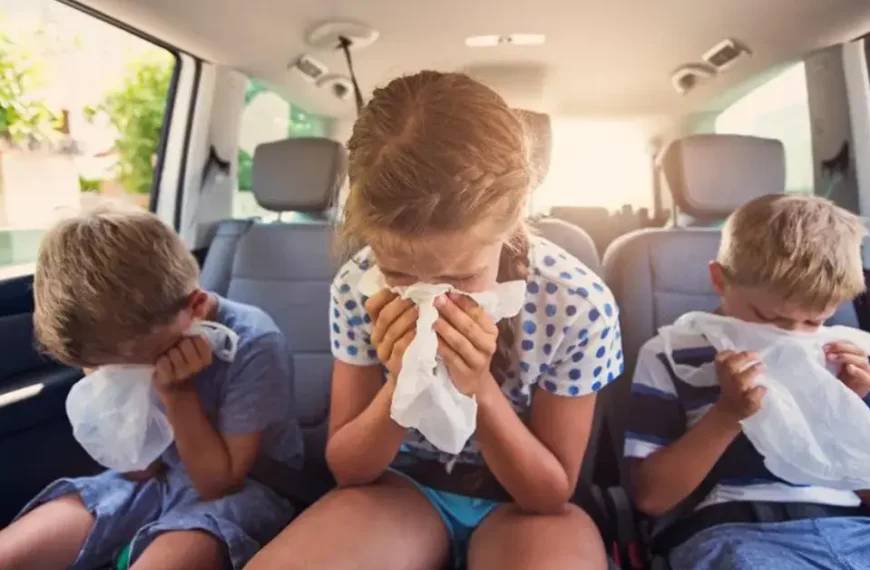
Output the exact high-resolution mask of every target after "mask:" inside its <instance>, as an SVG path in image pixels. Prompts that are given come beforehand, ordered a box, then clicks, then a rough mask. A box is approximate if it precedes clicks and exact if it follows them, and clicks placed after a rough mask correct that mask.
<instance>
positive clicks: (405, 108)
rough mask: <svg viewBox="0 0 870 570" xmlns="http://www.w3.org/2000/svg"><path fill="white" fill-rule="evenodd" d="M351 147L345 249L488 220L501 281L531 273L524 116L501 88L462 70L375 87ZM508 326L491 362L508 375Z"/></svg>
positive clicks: (342, 236)
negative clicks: (497, 237) (500, 239)
mask: <svg viewBox="0 0 870 570" xmlns="http://www.w3.org/2000/svg"><path fill="white" fill-rule="evenodd" d="M348 150H349V157H348V175H349V179H350V189H349V192H348V195H347V199H346V201H345V204H344V217H343V218H344V219H343V224H342V226H341V227H340V228H339V230H338V238H339V239H338V242H339V245H340V246H341V247H342V248H343V249H344V251H345V252H351V251H356V250H357V249H359V248H360V247H361V246H362V245H365V244H372V242H378V240H379V239H381V238H382V237H383V236H384V235H392V236H398V237H400V238H403V237H418V236H425V235H429V234H433V233H442V232H451V231H465V230H468V229H470V228H473V227H475V226H476V225H478V224H480V223H481V222H484V221H486V222H488V223H489V224H491V225H490V226H489V227H488V228H487V229H490V230H491V231H493V232H496V233H498V232H504V235H507V242H506V247H505V248H503V250H502V256H501V263H500V268H499V280H510V279H525V278H526V276H527V271H528V261H527V253H528V234H527V230H526V227H525V225H524V224H523V221H522V220H523V217H524V213H525V207H526V200H527V198H528V195H529V193H530V191H531V187H532V183H533V169H532V165H531V164H530V153H529V144H528V140H527V133H526V129H525V127H524V124H523V122H522V120H521V119H520V117H519V115H518V114H517V113H516V112H514V111H513V110H512V109H511V108H510V107H508V105H507V103H505V101H504V99H502V98H501V97H500V96H499V95H498V94H497V93H496V92H495V91H493V90H492V89H490V88H488V87H486V86H485V85H483V84H481V83H479V82H477V81H474V80H473V79H471V78H470V77H468V76H467V75H463V74H460V73H440V72H436V71H423V72H420V73H417V74H415V75H410V76H407V77H400V78H398V79H395V80H393V81H391V82H390V83H389V84H388V85H387V86H386V87H383V88H380V89H376V90H375V92H374V95H373V97H372V99H371V101H370V102H369V103H368V104H367V105H366V107H365V108H364V109H363V110H362V112H361V113H360V116H359V118H358V119H357V121H356V123H355V124H354V127H353V134H352V136H351V138H350V141H349V142H348ZM502 323H503V324H500V327H499V350H498V353H497V355H496V357H494V359H493V367H494V369H498V370H501V371H504V370H506V368H507V366H508V361H509V359H510V358H511V357H512V354H511V353H512V350H513V343H514V339H515V338H516V333H515V327H516V323H515V322H514V321H503V322H502Z"/></svg>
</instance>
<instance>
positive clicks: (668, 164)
mask: <svg viewBox="0 0 870 570" xmlns="http://www.w3.org/2000/svg"><path fill="white" fill-rule="evenodd" d="M661 166H662V172H663V173H664V175H665V180H667V184H668V187H669V188H670V190H671V194H672V195H673V197H674V202H675V203H676V205H677V206H678V207H679V209H680V211H682V212H684V213H686V214H689V215H690V216H693V217H696V218H701V219H705V220H716V219H722V218H726V217H727V216H728V215H729V214H731V212H733V211H734V210H736V209H737V208H739V207H740V206H742V205H743V204H745V203H747V202H749V201H750V200H752V199H754V198H758V197H759V196H765V195H767V194H781V193H783V192H785V150H784V149H783V146H782V143H781V142H780V141H777V140H771V139H762V138H757V137H747V136H740V135H695V136H691V137H687V138H684V139H681V140H678V141H675V142H674V143H672V144H671V145H670V146H669V147H668V148H667V149H665V151H664V153H663V155H662V157H661Z"/></svg>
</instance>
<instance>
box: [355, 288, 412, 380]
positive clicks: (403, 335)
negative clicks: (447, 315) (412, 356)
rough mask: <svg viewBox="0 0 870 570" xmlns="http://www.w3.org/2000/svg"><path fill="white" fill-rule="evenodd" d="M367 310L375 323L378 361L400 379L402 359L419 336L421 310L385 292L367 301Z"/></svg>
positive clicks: (373, 343)
mask: <svg viewBox="0 0 870 570" xmlns="http://www.w3.org/2000/svg"><path fill="white" fill-rule="evenodd" d="M365 308H366V312H368V314H369V316H370V317H371V319H372V322H373V323H374V326H373V327H372V345H373V346H374V347H375V350H377V351H378V360H380V361H381V363H383V365H384V366H386V367H387V370H389V371H390V376H392V377H393V378H398V377H399V372H400V371H401V370H402V357H403V356H404V355H405V351H406V350H407V349H408V345H410V344H411V341H412V340H414V337H415V336H416V334H417V314H418V311H417V306H416V305H415V304H414V303H412V302H411V301H408V300H407V299H402V298H401V297H399V296H398V295H396V294H395V293H393V292H392V291H389V290H388V289H384V290H382V291H380V292H378V293H377V294H375V295H374V296H373V297H371V298H370V299H369V300H368V301H366V305H365Z"/></svg>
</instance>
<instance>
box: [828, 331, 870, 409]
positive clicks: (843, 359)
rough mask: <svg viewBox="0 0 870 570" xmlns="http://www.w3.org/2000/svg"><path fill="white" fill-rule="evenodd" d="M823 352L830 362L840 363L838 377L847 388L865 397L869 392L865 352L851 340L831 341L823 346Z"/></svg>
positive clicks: (869, 370) (867, 365) (869, 375)
mask: <svg viewBox="0 0 870 570" xmlns="http://www.w3.org/2000/svg"><path fill="white" fill-rule="evenodd" d="M825 354H826V355H827V358H828V360H830V361H831V362H838V363H839V364H840V375H839V378H840V380H841V381H842V382H843V384H845V385H846V387H847V388H849V389H850V390H852V391H853V392H855V393H856V394H858V396H859V397H860V398H862V399H863V398H866V397H867V395H868V394H870V361H868V360H867V353H865V352H864V351H863V350H861V349H860V348H858V347H857V346H855V345H854V344H852V343H851V342H846V341H843V342H832V343H831V344H828V345H826V346H825Z"/></svg>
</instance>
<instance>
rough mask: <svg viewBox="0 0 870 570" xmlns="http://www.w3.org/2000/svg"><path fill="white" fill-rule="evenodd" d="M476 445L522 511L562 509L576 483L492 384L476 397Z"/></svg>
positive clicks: (493, 382)
mask: <svg viewBox="0 0 870 570" xmlns="http://www.w3.org/2000/svg"><path fill="white" fill-rule="evenodd" d="M478 405H479V408H478V415H477V417H478V425H477V432H476V437H477V443H478V445H479V446H480V451H481V454H483V458H484V461H486V465H487V466H488V467H489V469H490V471H492V474H493V475H495V478H496V479H497V480H498V482H499V483H501V485H502V486H503V487H504V488H505V490H506V491H507V492H508V493H509V494H510V496H511V497H512V498H513V499H514V501H516V503H517V505H519V506H520V507H521V508H522V509H524V510H526V511H528V512H532V513H540V514H547V513H551V512H555V511H557V510H558V509H559V508H561V507H562V506H564V505H565V503H567V502H568V501H569V500H570V498H571V495H572V494H573V492H574V487H575V484H576V482H575V481H571V480H569V477H568V474H567V473H566V471H565V468H564V467H563V466H562V464H561V463H560V462H559V460H558V458H557V457H556V456H555V455H554V454H553V453H552V452H551V451H550V450H549V449H548V448H547V447H546V446H545V445H544V444H543V443H541V441H540V440H539V439H538V438H537V437H535V434H533V433H532V432H531V430H529V428H528V426H526V425H525V424H524V423H523V421H522V420H521V419H520V417H519V416H518V415H517V413H516V412H515V411H514V409H513V407H511V405H510V402H508V400H507V398H506V397H505V395H504V394H503V393H502V391H501V389H500V388H499V386H498V385H497V384H496V383H495V381H491V382H489V383H485V384H484V387H483V388H482V390H481V391H480V392H479V393H478Z"/></svg>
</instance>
